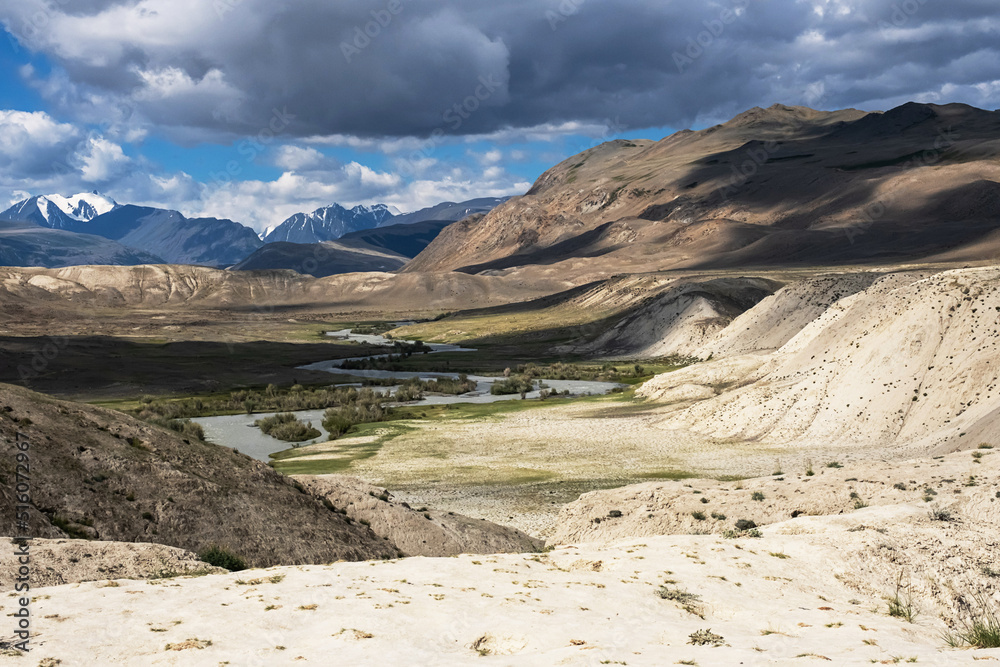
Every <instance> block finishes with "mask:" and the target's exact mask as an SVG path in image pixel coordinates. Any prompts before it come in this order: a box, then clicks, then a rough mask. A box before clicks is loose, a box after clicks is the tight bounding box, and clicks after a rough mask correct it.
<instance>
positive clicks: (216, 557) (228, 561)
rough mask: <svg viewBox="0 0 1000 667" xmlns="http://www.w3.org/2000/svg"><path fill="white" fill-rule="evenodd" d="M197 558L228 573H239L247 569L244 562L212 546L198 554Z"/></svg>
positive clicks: (220, 548) (215, 545)
mask: <svg viewBox="0 0 1000 667" xmlns="http://www.w3.org/2000/svg"><path fill="white" fill-rule="evenodd" d="M198 558H200V559H202V560H203V561H205V562H206V563H208V564H209V565H214V566H215V567H221V568H223V569H226V570H229V571H230V572H239V571H240V570H245V569H247V564H246V561H244V560H243V559H242V558H240V557H239V556H237V555H236V554H234V553H233V552H231V551H229V550H228V549H226V548H224V547H220V546H219V545H217V544H213V545H211V546H209V547H207V548H205V549H202V550H201V551H200V552H198Z"/></svg>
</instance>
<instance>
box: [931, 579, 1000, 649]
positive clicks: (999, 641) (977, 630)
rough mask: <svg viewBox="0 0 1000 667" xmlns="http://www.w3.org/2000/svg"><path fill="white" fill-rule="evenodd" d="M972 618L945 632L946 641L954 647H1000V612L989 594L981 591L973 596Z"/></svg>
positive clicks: (971, 605)
mask: <svg viewBox="0 0 1000 667" xmlns="http://www.w3.org/2000/svg"><path fill="white" fill-rule="evenodd" d="M971 597H972V598H973V603H972V604H970V605H969V606H970V608H971V612H970V614H971V615H970V618H968V619H964V620H962V621H960V622H959V623H958V627H957V628H956V629H954V630H950V631H948V632H946V633H945V635H944V640H945V642H946V643H947V644H948V645H949V646H951V647H953V648H957V647H962V646H971V647H973V648H1000V612H998V610H997V608H996V604H995V603H994V602H993V601H992V600H990V597H989V595H988V594H986V593H984V592H982V591H980V592H978V593H974V594H973V595H972V596H971Z"/></svg>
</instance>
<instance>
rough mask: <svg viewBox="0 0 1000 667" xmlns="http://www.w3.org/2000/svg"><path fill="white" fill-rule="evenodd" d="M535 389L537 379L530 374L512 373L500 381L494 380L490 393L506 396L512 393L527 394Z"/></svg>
mask: <svg viewBox="0 0 1000 667" xmlns="http://www.w3.org/2000/svg"><path fill="white" fill-rule="evenodd" d="M534 390H535V381H534V380H533V379H532V378H531V377H530V376H529V375H524V374H521V375H511V376H510V377H508V378H505V379H503V380H501V381H499V382H494V383H493V386H492V387H490V393H491V394H494V395H496V396H506V395H510V394H521V395H522V397H523V396H524V394H527V393H528V392H529V391H534Z"/></svg>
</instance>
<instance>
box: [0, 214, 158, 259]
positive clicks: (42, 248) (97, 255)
mask: <svg viewBox="0 0 1000 667" xmlns="http://www.w3.org/2000/svg"><path fill="white" fill-rule="evenodd" d="M163 263H164V262H163V259H162V258H161V257H158V256H156V255H153V254H150V253H148V252H143V251H141V250H135V249H133V248H129V247H126V246H124V245H122V244H121V243H118V242H117V241H112V240H110V239H106V238H103V237H101V236H96V235H94V234H78V233H76V232H69V231H66V230H64V229H50V228H48V227H40V226H38V225H35V224H32V223H30V222H7V221H0V266H41V267H45V268H49V269H54V268H63V267H67V266H79V265H81V264H111V265H116V266H134V265H137V264H163Z"/></svg>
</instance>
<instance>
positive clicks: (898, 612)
mask: <svg viewBox="0 0 1000 667" xmlns="http://www.w3.org/2000/svg"><path fill="white" fill-rule="evenodd" d="M886 602H887V603H888V605H889V615H890V616H892V617H894V618H901V619H903V620H905V621H906V622H908V623H913V621H914V619H916V617H917V610H916V607H914V606H913V596H912V594H911V593H910V586H909V584H907V585H905V586H904V585H903V573H902V572H900V573H899V577H898V578H897V579H896V590H895V592H894V593H893V594H892V596H891V597H889V598H886Z"/></svg>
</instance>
